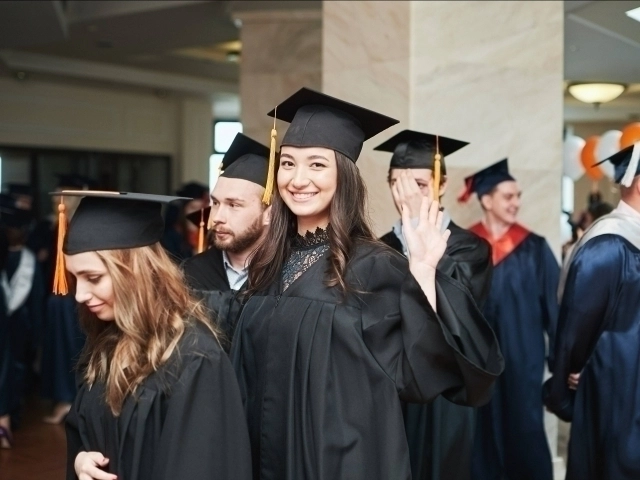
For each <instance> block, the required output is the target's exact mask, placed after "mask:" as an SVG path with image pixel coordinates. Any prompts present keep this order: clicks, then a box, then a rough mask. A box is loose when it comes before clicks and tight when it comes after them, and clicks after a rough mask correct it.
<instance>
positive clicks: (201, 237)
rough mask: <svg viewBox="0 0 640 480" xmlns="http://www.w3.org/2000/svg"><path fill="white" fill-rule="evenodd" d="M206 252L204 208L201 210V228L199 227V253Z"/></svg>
mask: <svg viewBox="0 0 640 480" xmlns="http://www.w3.org/2000/svg"><path fill="white" fill-rule="evenodd" d="M202 252H204V208H202V209H200V226H199V227H198V253H202Z"/></svg>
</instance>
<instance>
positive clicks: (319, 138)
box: [265, 88, 398, 196]
mask: <svg viewBox="0 0 640 480" xmlns="http://www.w3.org/2000/svg"><path fill="white" fill-rule="evenodd" d="M268 115H269V116H270V117H274V128H273V129H272V130H271V154H270V156H269V178H268V180H267V190H268V192H265V196H266V194H267V193H269V196H270V195H271V192H272V189H273V171H274V162H275V137H276V135H277V132H276V130H275V119H276V118H278V119H280V120H284V121H285V122H289V123H290V124H291V125H289V129H288V130H287V133H286V134H285V135H284V138H283V139H282V145H283V146H291V147H302V148H304V147H323V148H329V149H331V150H335V151H336V152H340V153H342V154H343V155H345V156H346V157H348V158H349V159H350V160H352V161H353V162H355V161H356V160H358V157H359V156H360V152H361V151H362V144H363V143H364V141H365V140H368V139H369V138H371V137H373V136H374V135H377V134H378V133H380V132H382V131H383V130H386V129H387V128H389V127H391V126H393V125H395V124H396V123H398V120H396V119H394V118H391V117H387V116H386V115H382V114H380V113H377V112H374V111H372V110H368V109H366V108H363V107H360V106H358V105H354V104H353V103H348V102H345V101H343V100H340V99H338V98H335V97H331V96H329V95H325V94H324V93H320V92H316V91H315V90H311V89H308V88H301V89H300V90H298V91H297V92H296V93H294V94H293V95H291V96H290V97H289V98H287V99H286V100H285V101H283V102H282V103H281V104H279V105H278V106H277V107H276V108H274V109H273V110H272V111H270V112H269V113H268Z"/></svg>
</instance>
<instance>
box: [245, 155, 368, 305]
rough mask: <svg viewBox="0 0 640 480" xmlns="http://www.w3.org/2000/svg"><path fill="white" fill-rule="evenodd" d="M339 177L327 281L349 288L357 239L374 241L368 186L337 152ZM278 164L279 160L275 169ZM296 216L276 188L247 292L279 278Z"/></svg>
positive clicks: (333, 201) (333, 204)
mask: <svg viewBox="0 0 640 480" xmlns="http://www.w3.org/2000/svg"><path fill="white" fill-rule="evenodd" d="M335 154H336V166H337V169H338V178H337V186H336V191H335V194H334V195H333V198H332V199H331V205H330V212H329V228H328V229H327V233H328V235H329V250H330V251H329V263H330V265H331V266H330V268H329V270H328V272H327V276H328V279H327V281H326V285H327V286H330V287H333V286H336V285H339V286H340V289H341V290H342V292H343V293H346V291H347V284H346V282H345V279H344V278H345V270H346V267H347V264H348V263H349V259H350V256H351V253H352V250H353V247H354V245H355V244H356V242H358V241H365V242H375V241H376V237H375V235H374V234H373V230H372V229H371V227H370V224H369V218H368V215H367V209H366V202H367V189H366V186H365V184H364V180H362V177H361V176H360V172H359V171H358V168H357V167H356V165H355V163H354V162H352V161H351V160H350V159H349V158H348V157H346V156H345V155H343V154H341V153H339V152H335ZM278 168H279V164H278V163H276V173H277V171H278ZM297 229H298V225H297V221H296V216H295V215H294V214H293V212H292V211H291V210H289V207H287V205H286V204H285V203H284V201H283V200H282V197H280V194H279V192H278V189H277V188H276V189H275V191H274V195H273V204H272V209H271V224H270V226H269V229H268V232H267V235H266V237H265V239H264V241H263V242H262V243H261V245H260V246H259V247H258V248H257V249H256V251H255V252H254V254H253V256H252V258H251V268H250V269H249V290H248V292H247V294H248V295H252V294H253V293H255V292H258V291H262V290H265V289H267V288H268V287H269V286H270V285H271V284H273V283H274V282H276V281H278V279H279V276H280V274H281V271H282V267H283V266H284V263H285V262H286V260H287V259H288V258H289V254H290V244H289V241H290V239H291V238H292V237H293V236H294V235H295V234H296V233H297Z"/></svg>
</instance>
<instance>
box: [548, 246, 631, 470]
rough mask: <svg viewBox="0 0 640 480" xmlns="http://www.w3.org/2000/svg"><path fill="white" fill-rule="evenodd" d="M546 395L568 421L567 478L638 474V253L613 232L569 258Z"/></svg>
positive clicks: (551, 407)
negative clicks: (574, 379) (574, 377)
mask: <svg viewBox="0 0 640 480" xmlns="http://www.w3.org/2000/svg"><path fill="white" fill-rule="evenodd" d="M577 372H582V373H581V376H580V381H579V385H578V389H577V391H573V390H570V389H569V388H568V386H567V377H568V376H569V374H570V373H577ZM545 393H546V398H545V403H546V404H547V406H548V407H549V408H550V409H551V410H552V411H553V412H554V413H556V414H557V415H558V416H559V417H560V418H561V419H563V420H565V421H572V425H571V440H570V443H569V458H568V465H567V477H566V478H567V480H632V479H633V480H637V479H639V478H640V250H639V249H638V246H634V245H633V244H632V243H631V242H629V241H628V240H626V239H625V238H623V237H621V236H619V235H614V234H606V235H600V236H596V237H594V238H592V239H590V240H588V241H587V242H586V243H585V244H584V245H583V246H582V247H581V248H580V249H579V250H578V251H577V252H576V254H575V256H574V258H573V260H572V262H571V265H570V268H569V272H568V276H567V281H566V287H565V290H564V295H563V299H562V306H561V309H560V319H559V324H558V335H557V345H556V350H555V366H554V376H553V377H552V378H551V379H549V380H548V381H547V383H546V385H545Z"/></svg>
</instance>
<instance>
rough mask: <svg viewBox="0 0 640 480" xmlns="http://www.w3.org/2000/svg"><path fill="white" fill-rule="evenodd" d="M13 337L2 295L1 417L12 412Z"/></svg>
mask: <svg viewBox="0 0 640 480" xmlns="http://www.w3.org/2000/svg"><path fill="white" fill-rule="evenodd" d="M11 367H12V361H11V337H10V335H9V320H8V317H7V305H6V303H5V301H4V295H0V417H4V416H5V415H8V414H9V413H11V383H10V382H11V381H12V375H11Z"/></svg>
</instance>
